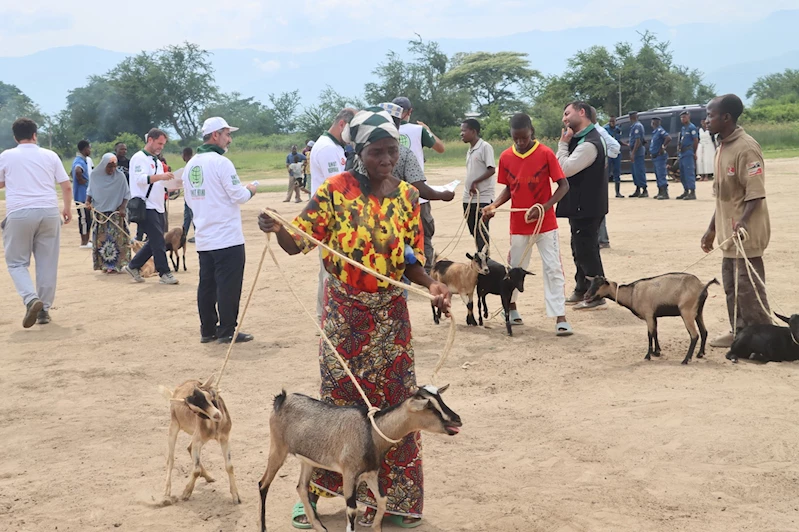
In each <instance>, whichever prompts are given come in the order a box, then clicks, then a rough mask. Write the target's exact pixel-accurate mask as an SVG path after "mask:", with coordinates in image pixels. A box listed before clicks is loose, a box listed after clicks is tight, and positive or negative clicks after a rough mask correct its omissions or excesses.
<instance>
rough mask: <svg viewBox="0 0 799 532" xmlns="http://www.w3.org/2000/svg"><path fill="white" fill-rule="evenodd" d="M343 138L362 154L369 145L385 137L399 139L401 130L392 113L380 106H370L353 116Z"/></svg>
mask: <svg viewBox="0 0 799 532" xmlns="http://www.w3.org/2000/svg"><path fill="white" fill-rule="evenodd" d="M341 138H342V140H343V141H344V142H346V143H351V144H353V145H354V146H355V154H356V155H360V154H361V152H362V151H363V149H364V148H366V147H367V146H368V145H370V144H372V143H374V142H377V141H378V140H381V139H385V138H393V139H396V140H399V131H397V127H396V126H395V125H394V120H393V119H392V118H391V115H390V114H388V113H387V112H386V111H385V110H383V109H382V108H380V107H369V108H368V109H364V110H363V111H359V112H358V114H356V115H355V117H353V119H352V121H351V122H350V123H349V124H348V125H347V126H346V127H345V128H344V131H343V132H342V133H341Z"/></svg>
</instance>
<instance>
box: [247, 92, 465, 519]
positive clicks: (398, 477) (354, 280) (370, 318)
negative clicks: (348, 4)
mask: <svg viewBox="0 0 799 532" xmlns="http://www.w3.org/2000/svg"><path fill="white" fill-rule="evenodd" d="M343 137H344V140H345V142H351V143H354V145H355V153H356V155H355V157H356V158H355V164H354V167H353V169H352V170H351V171H349V172H345V173H343V174H339V175H336V176H333V177H330V178H328V179H327V180H326V181H325V183H324V184H323V185H322V186H321V187H319V189H318V190H317V192H316V195H315V196H314V197H313V198H311V200H310V202H309V203H308V205H307V206H306V207H305V209H304V210H303V211H302V213H300V215H299V216H297V218H295V219H294V221H293V224H294V226H296V227H298V228H300V229H302V230H303V231H305V232H306V233H308V234H310V235H312V236H313V237H314V238H316V239H317V240H319V241H321V242H324V243H325V244H327V245H328V246H330V247H331V248H333V249H335V250H336V251H337V252H339V253H341V254H342V255H345V256H347V257H349V258H351V259H353V260H355V261H357V262H359V263H361V264H363V265H365V266H368V267H369V268H372V269H374V270H376V271H378V272H379V273H382V274H383V275H385V276H387V277H390V278H391V279H394V280H397V281H399V280H401V279H402V276H403V274H404V275H405V276H406V277H408V278H409V279H410V280H411V281H413V282H414V283H416V284H419V285H421V286H424V287H426V288H427V289H428V290H429V292H430V294H431V295H433V296H434V297H435V301H434V304H435V305H437V306H438V307H439V308H441V309H442V310H443V311H445V312H447V311H448V309H449V303H450V294H449V291H448V290H447V287H446V286H445V285H443V284H442V283H438V282H436V281H434V280H433V279H431V278H430V277H429V276H428V275H427V274H426V273H425V271H424V268H423V264H424V237H423V234H422V228H421V221H420V220H421V219H420V216H419V193H418V192H417V191H416V189H415V188H414V187H413V186H411V185H408V184H407V183H404V182H402V181H400V180H399V179H397V178H396V177H394V176H393V175H392V171H393V169H394V165H395V164H396V163H397V159H398V157H399V143H398V139H399V133H398V131H397V128H396V127H395V126H394V122H393V120H392V119H391V117H390V116H389V115H388V113H386V112H385V111H383V110H382V109H380V108H370V109H367V110H365V111H361V112H359V113H358V114H357V115H356V116H355V117H354V118H353V120H352V122H351V124H350V125H349V129H348V130H345V131H344V135H343ZM258 221H259V226H260V227H261V230H263V231H264V232H266V233H276V234H277V241H278V243H279V244H280V247H282V248H283V250H285V251H286V252H287V253H288V254H290V255H295V254H297V253H300V252H303V253H308V252H309V251H311V250H312V249H313V247H314V246H313V245H312V244H311V243H310V242H308V241H307V240H306V239H304V238H302V237H301V236H297V235H295V234H293V233H290V232H289V231H287V230H286V228H284V227H282V226H281V225H280V224H279V223H278V222H277V221H275V220H273V219H272V218H270V217H269V216H268V215H266V214H261V215H260V216H259V219H258ZM406 250H407V253H406ZM322 259H323V261H324V265H325V269H326V270H327V271H328V272H329V273H330V277H329V280H328V281H327V285H326V295H325V305H324V307H325V309H324V315H323V317H322V327H323V329H324V331H325V334H326V335H327V336H328V337H329V338H330V340H331V341H332V343H333V345H335V346H336V349H337V351H338V353H339V354H340V355H341V356H342V357H343V358H344V359H345V360H346V361H347V363H348V364H349V368H350V370H351V371H352V373H353V374H354V375H355V377H356V378H357V379H358V382H359V383H360V385H361V387H362V388H363V389H364V391H365V392H366V395H367V396H368V397H369V400H370V402H371V403H372V404H373V405H375V406H377V407H378V408H387V407H390V406H392V405H396V404H399V403H401V402H402V401H404V400H405V399H406V398H408V397H409V396H410V395H411V394H412V393H413V388H414V387H415V386H416V375H415V371H414V355H413V346H412V342H411V324H410V319H409V316H408V307H407V304H406V301H405V298H404V297H403V291H402V289H400V288H397V287H395V286H392V285H389V284H388V283H386V282H384V281H381V280H379V279H378V278H377V277H374V276H373V275H370V274H368V273H365V272H363V271H362V270H359V269H357V268H355V267H353V266H351V265H350V264H347V263H346V262H344V261H343V260H341V259H340V258H339V257H336V256H334V255H332V254H331V253H329V252H328V251H327V250H323V251H322ZM408 259H409V260H408ZM319 363H320V369H321V374H322V387H321V398H322V400H323V401H325V402H328V403H332V404H335V405H339V406H352V405H362V404H363V401H362V399H361V397H360V395H359V394H358V392H357V390H356V389H355V387H354V386H353V385H352V383H351V382H350V381H349V378H348V377H347V375H346V374H345V373H344V370H343V369H342V368H341V366H340V365H339V363H338V361H337V360H336V358H335V356H334V355H333V354H332V353H330V352H329V350H328V347H327V345H326V344H325V343H324V342H322V343H321V346H320V350H319ZM420 444H421V439H420V435H419V434H418V433H416V434H410V435H408V436H407V437H406V438H405V439H404V440H403V441H402V442H401V443H399V444H397V445H396V446H395V447H393V448H392V449H391V450H390V451H389V452H388V454H387V455H386V460H385V463H384V464H383V467H382V468H381V473H380V485H381V487H382V488H383V489H385V491H386V493H387V496H388V506H387V512H386V521H389V522H393V523H395V524H397V525H399V526H401V527H403V528H411V527H414V526H418V525H419V524H421V518H422V508H423V502H424V488H423V482H422V456H421V447H420ZM360 488H361V489H360V490H359V491H358V500H359V501H360V502H361V503H362V504H364V505H366V506H367V511H366V513H365V514H364V518H363V520H362V522H361V524H366V525H368V524H369V523H370V522H371V520H372V519H374V512H375V508H376V505H375V499H374V497H373V496H372V494H371V492H369V491H368V490H367V489H366V487H365V486H364V485H362V486H361V487H360ZM311 492H312V493H311V495H312V497H311V500H312V501H316V500H317V499H318V495H320V494H322V495H331V494H335V495H341V475H339V474H337V473H332V472H329V471H322V470H317V471H316V472H315V474H314V477H313V480H312V483H311ZM292 525H293V526H294V527H295V528H310V525H308V524H307V519H306V518H305V515H304V508H303V507H302V504H301V503H300V504H298V505H296V506H295V508H294V512H293V516H292Z"/></svg>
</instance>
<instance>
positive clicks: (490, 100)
mask: <svg viewBox="0 0 799 532" xmlns="http://www.w3.org/2000/svg"><path fill="white" fill-rule="evenodd" d="M527 57H528V54H526V53H523V52H497V53H489V52H477V53H472V54H457V55H456V56H455V57H454V58H453V67H452V68H451V69H450V70H449V71H448V72H447V73H446V74H445V75H444V76H443V78H442V79H443V81H444V83H446V84H447V85H449V86H453V87H457V88H459V89H462V90H465V91H467V92H469V93H470V94H471V96H472V102H473V103H474V105H475V110H476V111H478V112H480V114H482V115H487V114H488V108H489V107H491V106H495V107H496V108H497V109H499V110H500V111H505V112H507V111H518V110H520V109H521V108H522V107H523V106H524V105H523V104H522V103H521V102H520V100H519V99H518V97H517V94H518V93H519V92H520V90H521V89H522V86H523V84H526V83H528V84H529V83H530V82H531V80H533V79H535V78H540V77H541V73H540V72H538V71H537V70H534V69H532V68H530V61H529V60H528V59H527Z"/></svg>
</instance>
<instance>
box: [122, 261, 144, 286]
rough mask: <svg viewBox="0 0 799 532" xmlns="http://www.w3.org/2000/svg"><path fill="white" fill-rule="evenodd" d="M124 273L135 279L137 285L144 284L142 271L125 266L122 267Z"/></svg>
mask: <svg viewBox="0 0 799 532" xmlns="http://www.w3.org/2000/svg"><path fill="white" fill-rule="evenodd" d="M122 271H123V272H125V273H127V274H128V275H130V276H131V277H133V280H134V281H135V282H137V283H143V282H144V277H142V276H141V270H140V269H138V268H131V267H130V266H129V265H127V264H126V265H125V266H123V267H122Z"/></svg>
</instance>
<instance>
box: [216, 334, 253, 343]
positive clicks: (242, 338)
mask: <svg viewBox="0 0 799 532" xmlns="http://www.w3.org/2000/svg"><path fill="white" fill-rule="evenodd" d="M253 338H254V336H253V335H251V334H247V333H243V332H240V333H239V334H238V336H236V343H237V344H243V343H244V342H249V341H251V340H252V339H253ZM232 341H233V336H223V337H222V338H220V339H219V340H217V343H220V344H229V343H230V342H232Z"/></svg>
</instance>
